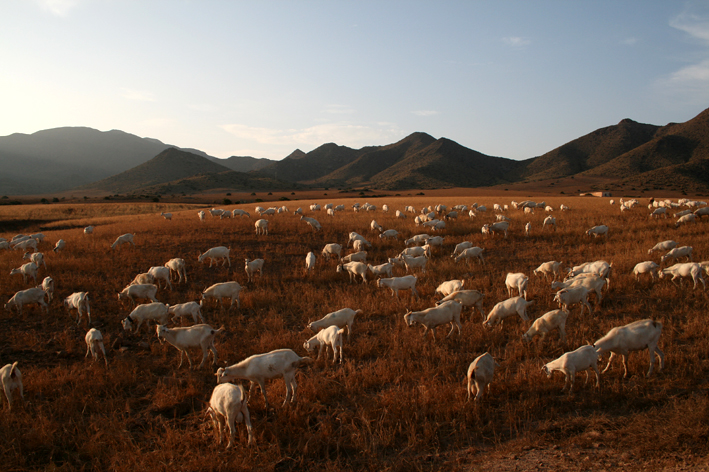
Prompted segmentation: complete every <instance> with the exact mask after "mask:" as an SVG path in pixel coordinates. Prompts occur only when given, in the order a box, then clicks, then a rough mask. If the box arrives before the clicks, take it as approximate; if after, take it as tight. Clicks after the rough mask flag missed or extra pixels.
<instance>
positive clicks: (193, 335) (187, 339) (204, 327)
mask: <svg viewBox="0 0 709 472" xmlns="http://www.w3.org/2000/svg"><path fill="white" fill-rule="evenodd" d="M223 331H224V328H223V327H222V328H219V329H214V328H212V327H211V326H209V325H208V324H198V325H194V326H190V327H187V328H172V329H171V328H168V327H167V326H164V325H162V324H159V325H157V326H156V327H155V332H156V334H157V336H158V340H159V341H160V342H163V341H167V342H168V343H170V344H172V345H173V346H175V347H176V348H177V350H178V351H180V365H178V366H177V368H178V369H179V368H180V367H182V354H184V355H185V356H187V362H189V363H190V369H192V359H190V353H189V352H188V351H187V348H190V347H201V348H202V362H201V363H200V364H199V367H197V368H198V369H201V368H202V366H203V365H204V363H205V361H206V360H207V357H208V356H209V351H211V352H212V358H213V359H212V360H213V362H212V363H213V364H214V365H217V349H216V348H215V347H214V337H215V336H216V335H217V334H219V333H221V332H223Z"/></svg>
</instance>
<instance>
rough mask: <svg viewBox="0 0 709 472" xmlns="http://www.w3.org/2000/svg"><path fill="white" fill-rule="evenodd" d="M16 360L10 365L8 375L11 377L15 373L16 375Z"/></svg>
mask: <svg viewBox="0 0 709 472" xmlns="http://www.w3.org/2000/svg"><path fill="white" fill-rule="evenodd" d="M18 362H19V361H15V362H14V363H13V364H12V367H11V368H10V377H13V378H14V377H15V375H16V374H15V370H16V369H17V363H18Z"/></svg>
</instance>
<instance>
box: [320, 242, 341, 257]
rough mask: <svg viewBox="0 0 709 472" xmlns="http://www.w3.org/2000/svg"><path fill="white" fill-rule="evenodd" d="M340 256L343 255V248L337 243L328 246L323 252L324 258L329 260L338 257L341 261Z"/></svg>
mask: <svg viewBox="0 0 709 472" xmlns="http://www.w3.org/2000/svg"><path fill="white" fill-rule="evenodd" d="M340 254H342V246H340V245H339V244H337V243H330V244H326V245H325V247H324V248H323V250H322V256H323V257H325V258H327V259H330V256H336V257H337V258H338V259H339V258H340V257H341V256H340Z"/></svg>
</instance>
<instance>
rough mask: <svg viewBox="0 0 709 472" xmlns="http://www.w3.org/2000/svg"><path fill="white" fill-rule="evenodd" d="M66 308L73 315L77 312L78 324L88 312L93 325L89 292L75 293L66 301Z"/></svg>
mask: <svg viewBox="0 0 709 472" xmlns="http://www.w3.org/2000/svg"><path fill="white" fill-rule="evenodd" d="M64 308H66V309H67V311H69V313H71V311H72V310H76V324H77V325H78V324H79V323H81V317H82V316H83V315H84V311H86V316H87V317H88V318H89V325H91V306H90V305H89V292H74V293H72V294H71V295H69V296H68V297H66V298H65V299H64Z"/></svg>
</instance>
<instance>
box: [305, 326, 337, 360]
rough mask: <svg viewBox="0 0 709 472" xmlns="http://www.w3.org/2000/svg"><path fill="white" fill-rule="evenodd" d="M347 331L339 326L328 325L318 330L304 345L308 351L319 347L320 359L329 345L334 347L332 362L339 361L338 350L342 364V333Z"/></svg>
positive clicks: (310, 351)
mask: <svg viewBox="0 0 709 472" xmlns="http://www.w3.org/2000/svg"><path fill="white" fill-rule="evenodd" d="M344 333H345V329H344V328H338V327H337V326H334V325H333V326H328V327H327V328H325V329H323V330H322V331H320V332H318V333H317V334H316V335H315V336H313V337H311V338H310V339H308V340H307V341H305V342H304V343H303V347H304V348H305V350H306V351H308V353H309V354H310V353H312V352H313V351H314V350H315V348H318V357H317V358H318V359H320V356H322V354H323V352H326V351H327V347H328V346H330V347H331V348H332V352H333V357H332V363H333V364H334V363H336V362H337V357H338V352H339V357H340V364H342V359H343V357H342V335H343V334H344Z"/></svg>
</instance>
